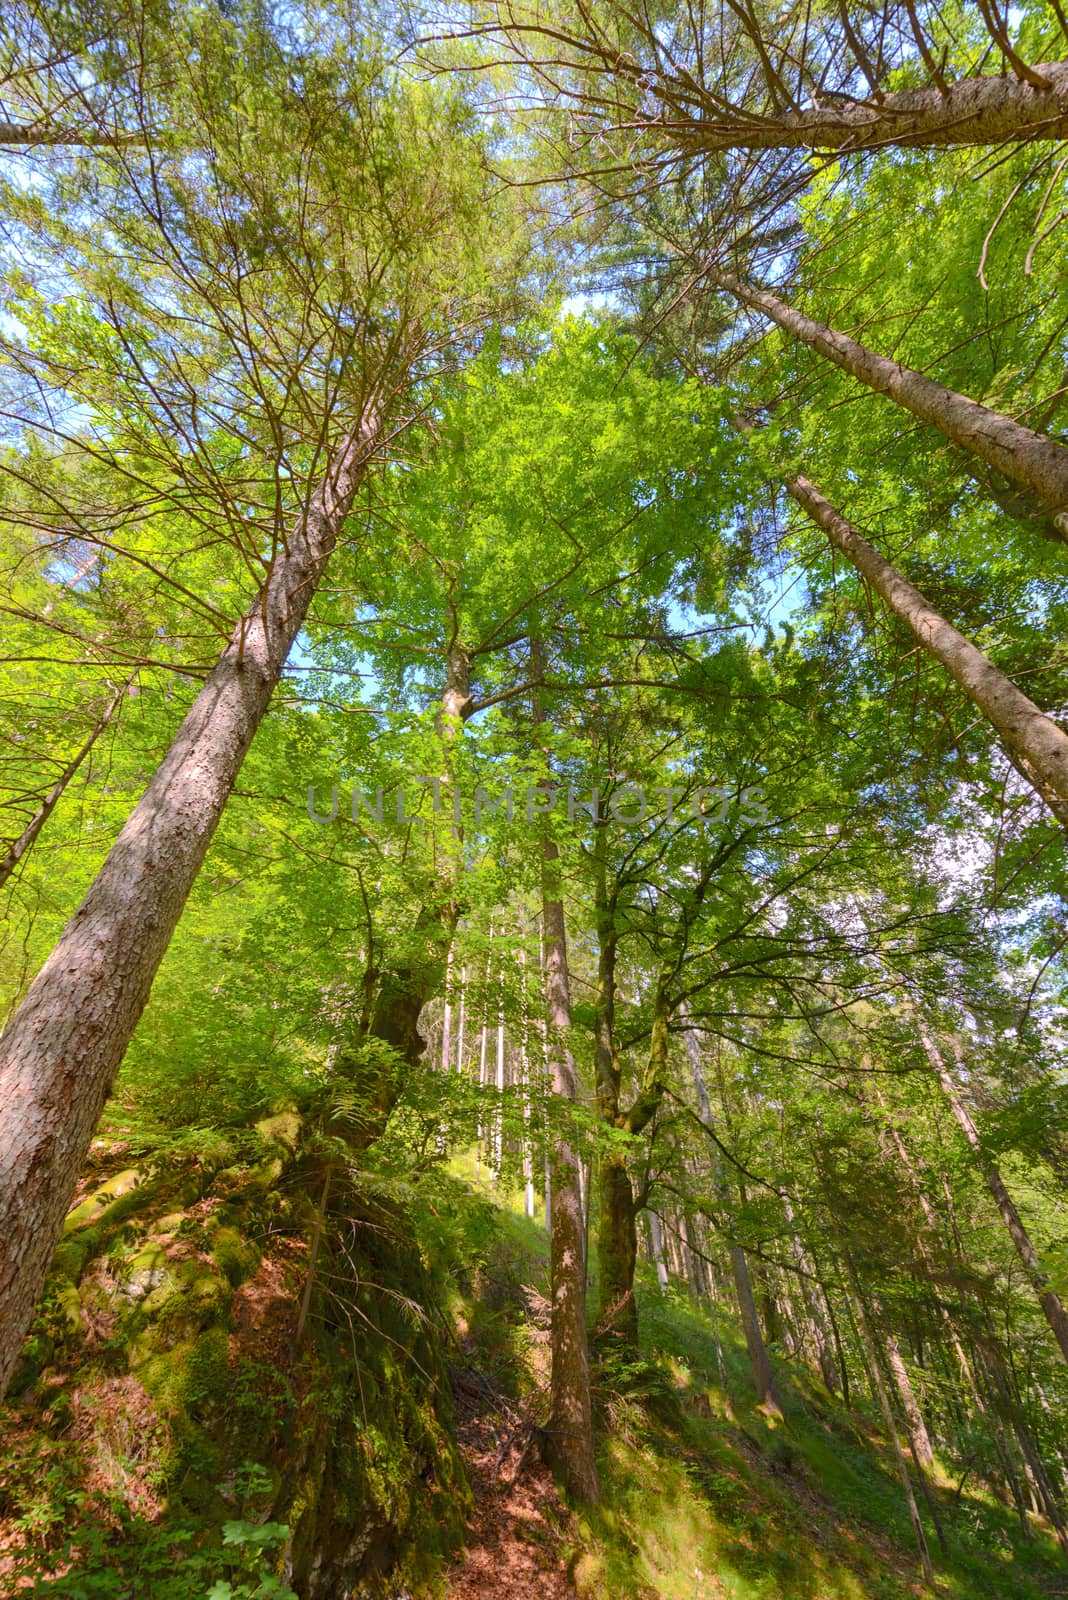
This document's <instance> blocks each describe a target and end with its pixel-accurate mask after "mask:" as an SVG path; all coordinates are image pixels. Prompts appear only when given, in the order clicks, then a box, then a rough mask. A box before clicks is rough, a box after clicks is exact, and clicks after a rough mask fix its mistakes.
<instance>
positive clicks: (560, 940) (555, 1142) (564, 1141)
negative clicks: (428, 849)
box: [531, 644, 601, 1505]
mask: <svg viewBox="0 0 1068 1600" xmlns="http://www.w3.org/2000/svg"><path fill="white" fill-rule="evenodd" d="M531 657H532V660H531V666H532V671H531V678H532V679H533V680H534V681H535V682H538V681H540V680H541V679H542V678H543V677H544V668H543V662H542V655H541V651H540V648H539V647H538V645H537V644H533V645H532V650H531ZM533 720H534V724H535V733H537V729H538V726H539V725H540V724H541V723H543V722H544V720H545V717H544V713H543V711H542V706H541V701H540V698H539V696H538V694H537V692H536V691H535V694H534V706H533ZM541 855H542V880H541V912H542V929H543V944H542V963H543V976H544V982H545V1012H546V1024H547V1039H546V1042H547V1047H548V1057H549V1059H548V1066H549V1075H550V1080H551V1083H552V1087H553V1093H554V1094H555V1095H557V1096H558V1097H559V1098H560V1099H561V1100H562V1101H564V1102H565V1103H567V1104H573V1103H574V1102H575V1101H576V1100H577V1099H578V1073H577V1072H576V1070H575V1061H574V1057H573V1056H572V1054H571V1050H570V1048H569V1046H568V1043H567V1036H568V1032H569V1030H570V1028H571V984H570V979H569V975H568V966H567V933H566V928H565V923H564V904H563V901H562V899H561V898H560V887H559V882H558V866H557V863H558V861H559V855H560V852H559V849H558V847H557V845H556V842H555V840H553V839H552V838H550V836H549V834H548V832H547V831H546V832H544V833H543V834H542V840H541ZM550 1168H551V1177H552V1218H551V1231H550V1261H551V1266H550V1275H551V1293H552V1311H551V1341H552V1377H551V1401H550V1412H549V1425H548V1429H547V1436H548V1442H549V1451H550V1454H551V1456H552V1460H553V1465H554V1466H555V1468H556V1469H557V1471H558V1472H559V1474H560V1476H561V1478H562V1479H563V1481H564V1484H565V1485H566V1487H567V1489H568V1490H569V1491H570V1493H571V1494H573V1495H574V1496H575V1498H576V1499H578V1500H581V1501H583V1502H585V1503H586V1504H589V1505H592V1504H595V1503H596V1502H597V1501H598V1500H599V1499H600V1496H601V1486H600V1481H599V1479H598V1476H597V1465H596V1462H595V1460H594V1454H593V1408H592V1404H591V1401H590V1363H589V1349H588V1341H587V1335H586V1268H585V1263H584V1261H583V1250H582V1242H583V1216H582V1192H581V1184H580V1178H579V1158H578V1155H577V1153H576V1152H575V1150H573V1149H572V1147H571V1145H570V1143H569V1141H568V1138H567V1136H566V1133H565V1132H563V1131H561V1132H559V1133H556V1134H555V1135H554V1136H553V1139H552V1147H551V1158H550Z"/></svg>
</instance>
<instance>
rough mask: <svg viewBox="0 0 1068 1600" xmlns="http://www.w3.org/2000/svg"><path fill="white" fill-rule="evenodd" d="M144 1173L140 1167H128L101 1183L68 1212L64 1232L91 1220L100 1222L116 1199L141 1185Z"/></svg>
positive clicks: (68, 1231) (122, 1197)
mask: <svg viewBox="0 0 1068 1600" xmlns="http://www.w3.org/2000/svg"><path fill="white" fill-rule="evenodd" d="M143 1177H144V1175H143V1173H142V1172H141V1170H140V1168H139V1167H128V1168H127V1170H126V1171H125V1172H118V1173H116V1174H115V1176H114V1177H113V1178H109V1179H108V1181H107V1183H103V1184H101V1186H100V1188H99V1189H95V1190H94V1191H93V1193H92V1194H91V1195H89V1196H87V1198H86V1199H84V1200H83V1201H81V1203H80V1204H79V1205H76V1206H75V1207H74V1210H73V1211H70V1212H68V1213H67V1219H66V1221H65V1222H64V1224H63V1231H64V1233H71V1232H73V1231H74V1229H76V1228H84V1227H85V1225H86V1224H87V1223H89V1222H98V1221H99V1220H100V1219H101V1217H102V1216H103V1215H104V1213H105V1212H106V1211H107V1210H108V1209H109V1208H110V1207H111V1206H112V1205H113V1204H114V1202H115V1201H116V1200H122V1199H124V1198H125V1197H126V1196H127V1195H129V1194H132V1193H133V1191H134V1190H135V1189H137V1188H139V1187H140V1186H141V1183H142V1182H143Z"/></svg>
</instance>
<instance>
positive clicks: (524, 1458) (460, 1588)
mask: <svg viewBox="0 0 1068 1600" xmlns="http://www.w3.org/2000/svg"><path fill="white" fill-rule="evenodd" d="M464 1409H469V1408H468V1407H465V1408H464ZM457 1437H458V1442H459V1445H460V1453H461V1455H462V1456H463V1460H464V1466H465V1468H466V1470H467V1477H468V1481H469V1483H470V1485H471V1489H472V1491H473V1493H474V1497H475V1509H474V1512H473V1514H472V1516H471V1517H470V1519H469V1521H468V1527H467V1532H468V1542H467V1547H466V1549H465V1551H464V1554H463V1556H462V1558H461V1559H460V1560H459V1561H458V1562H457V1563H456V1564H455V1566H454V1567H453V1568H452V1569H451V1571H450V1572H449V1574H448V1580H447V1581H448V1588H447V1594H448V1596H449V1600H532V1597H535V1600H575V1588H574V1585H573V1583H572V1581H571V1576H570V1573H569V1571H568V1562H567V1559H566V1556H565V1553H564V1551H563V1549H562V1548H561V1534H562V1531H563V1530H564V1529H565V1528H566V1527H567V1525H568V1523H569V1520H570V1513H569V1512H568V1510H567V1508H566V1506H565V1505H564V1504H563V1502H562V1500H561V1498H560V1494H559V1491H558V1489H557V1487H556V1483H555V1481H554V1479H553V1476H552V1474H551V1472H550V1471H549V1470H548V1468H547V1467H546V1466H545V1465H544V1464H543V1463H542V1462H541V1461H540V1460H539V1459H538V1456H537V1453H536V1451H535V1449H534V1448H532V1440H531V1438H530V1435H529V1433H527V1432H526V1431H525V1430H520V1431H519V1432H518V1433H516V1431H515V1430H514V1429H513V1428H512V1427H511V1425H510V1423H509V1422H508V1421H507V1420H506V1419H505V1418H504V1417H503V1416H502V1415H501V1413H500V1411H497V1412H496V1413H495V1412H494V1409H493V1408H492V1402H490V1403H488V1404H485V1405H481V1406H478V1408H477V1409H476V1408H474V1407H471V1408H470V1414H469V1415H468V1416H466V1417H465V1418H464V1420H463V1421H461V1423H460V1425H459V1428H458V1430H457Z"/></svg>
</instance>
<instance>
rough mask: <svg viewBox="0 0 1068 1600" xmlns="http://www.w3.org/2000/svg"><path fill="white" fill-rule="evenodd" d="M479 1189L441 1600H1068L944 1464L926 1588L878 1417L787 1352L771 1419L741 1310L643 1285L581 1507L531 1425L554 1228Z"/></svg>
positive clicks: (1033, 1547) (1030, 1548)
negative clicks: (457, 1509) (469, 1499)
mask: <svg viewBox="0 0 1068 1600" xmlns="http://www.w3.org/2000/svg"><path fill="white" fill-rule="evenodd" d="M460 1175H461V1174H460V1173H459V1172H458V1173H457V1176H460ZM463 1177H464V1178H465V1179H466V1180H467V1181H468V1182H470V1174H468V1173H463ZM471 1187H472V1188H473V1189H479V1190H480V1191H481V1195H480V1198H481V1200H482V1201H483V1202H484V1201H486V1200H488V1201H489V1202H490V1204H491V1205H492V1207H493V1212H494V1218H495V1220H494V1221H493V1222H492V1223H491V1224H489V1226H488V1227H487V1222H486V1216H485V1212H484V1211H483V1213H482V1218H481V1222H480V1230H486V1231H485V1232H481V1231H480V1237H479V1239H478V1241H477V1249H476V1251H475V1254H476V1255H477V1257H478V1260H479V1269H478V1274H477V1276H478V1286H477V1293H476V1295H475V1296H474V1298H470V1299H466V1304H465V1307H464V1312H463V1314H462V1315H461V1317H460V1319H459V1327H460V1335H461V1340H460V1344H461V1352H462V1357H463V1360H462V1363H461V1365H460V1367H459V1368H458V1369H454V1392H455V1397H456V1409H457V1417H458V1442H459V1444H460V1447H461V1451H462V1454H463V1457H464V1461H465V1466H466V1470H467V1474H468V1477H469V1481H470V1483H471V1487H472V1489H473V1491H474V1495H475V1501H476V1507H475V1510H474V1512H473V1514H472V1516H471V1517H470V1518H469V1521H468V1540H467V1548H466V1551H465V1552H464V1554H463V1556H462V1557H461V1558H459V1559H458V1560H457V1561H456V1562H455V1563H454V1564H453V1566H452V1567H451V1568H450V1570H449V1574H448V1585H447V1589H446V1593H447V1595H448V1597H449V1600H520V1597H522V1600H920V1597H921V1596H924V1595H926V1594H929V1593H931V1592H933V1593H934V1594H936V1595H939V1596H942V1597H943V1600H977V1597H979V1596H982V1597H983V1600H1055V1597H1063V1600H1068V1569H1066V1568H1065V1565H1064V1562H1063V1559H1062V1558H1060V1557H1059V1554H1058V1552H1057V1550H1056V1546H1055V1544H1054V1542H1053V1539H1052V1537H1050V1536H1049V1533H1048V1531H1047V1530H1045V1529H1044V1528H1043V1527H1041V1526H1038V1525H1036V1527H1035V1529H1034V1530H1033V1538H1032V1539H1031V1540H1030V1541H1028V1542H1023V1541H1021V1540H1020V1538H1019V1533H1018V1529H1017V1527H1016V1525H1015V1522H1014V1518H1013V1517H1012V1515H1011V1514H1010V1513H1009V1512H1008V1511H1007V1510H1006V1508H1005V1507H1004V1506H1003V1505H1002V1504H1001V1503H1000V1502H999V1501H998V1500H996V1499H995V1498H994V1496H993V1495H992V1494H990V1493H989V1491H988V1490H986V1489H985V1488H983V1487H982V1486H977V1485H974V1484H969V1485H967V1486H966V1487H965V1488H964V1490H963V1492H957V1481H958V1480H959V1477H960V1473H959V1471H957V1472H954V1470H953V1468H952V1465H951V1464H947V1465H946V1466H945V1468H944V1469H943V1468H942V1467H941V1466H939V1467H937V1468H936V1473H935V1477H934V1485H933V1491H932V1492H933V1493H934V1494H935V1496H936V1498H937V1500H938V1502H939V1510H940V1513H941V1517H942V1521H943V1523H944V1525H945V1529H946V1534H947V1545H948V1549H947V1553H946V1554H945V1555H944V1556H943V1555H940V1554H939V1552H938V1548H937V1543H936V1540H935V1537H934V1530H933V1528H931V1527H928V1538H929V1542H930V1544H931V1547H932V1552H933V1554H934V1559H935V1564H936V1569H937V1575H936V1579H935V1586H934V1590H933V1591H931V1590H926V1589H925V1588H924V1587H923V1584H922V1582H921V1580H920V1574H919V1563H918V1559H917V1554H916V1549H915V1544H914V1542H913V1540H912V1536H911V1532H910V1527H909V1522H908V1516H907V1512H906V1509H905V1506H904V1503H903V1499H902V1495H901V1489H900V1484H899V1482H898V1481H897V1477H896V1473H895V1468H894V1460H893V1454H892V1451H891V1448H890V1445H889V1441H888V1440H887V1438H886V1437H885V1434H884V1431H883V1429H882V1427H881V1425H880V1423H879V1419H878V1418H877V1417H876V1416H875V1415H874V1414H869V1413H868V1412H867V1411H865V1410H864V1409H863V1408H856V1407H854V1408H848V1407H846V1406H844V1405H843V1404H842V1403H841V1401H840V1400H839V1399H837V1398H836V1397H835V1396H833V1395H831V1394H830V1393H829V1392H828V1391H827V1390H826V1389H825V1388H824V1387H823V1385H822V1383H820V1382H819V1380H818V1379H817V1378H816V1377H815V1376H814V1375H813V1374H811V1373H809V1372H808V1371H807V1370H806V1369H802V1368H800V1367H797V1366H796V1365H795V1364H793V1363H790V1362H789V1361H787V1360H786V1359H785V1357H784V1356H783V1354H782V1352H777V1353H775V1359H776V1366H777V1370H778V1372H779V1375H780V1380H781V1383H782V1387H783V1390H784V1394H785V1410H786V1416H785V1419H784V1421H783V1422H782V1424H781V1425H780V1426H778V1427H772V1426H770V1425H769V1423H768V1421H767V1419H766V1418H764V1417H763V1416H762V1415H761V1414H760V1413H759V1412H758V1411H757V1410H756V1408H755V1406H754V1405H753V1397H752V1394H751V1387H750V1382H749V1378H748V1371H747V1367H746V1358H745V1351H744V1346H743V1344H742V1342H741V1340H740V1338H739V1336H738V1335H737V1331H736V1330H735V1329H734V1328H733V1326H732V1324H731V1322H730V1319H729V1318H727V1317H723V1318H722V1320H719V1321H718V1322H717V1319H716V1318H715V1317H714V1316H713V1315H712V1314H711V1312H710V1309H709V1308H702V1307H698V1306H696V1305H695V1304H694V1303H693V1301H692V1300H691V1299H690V1298H689V1297H688V1296H687V1295H686V1294H685V1293H684V1292H683V1291H682V1290H681V1289H679V1288H672V1290H671V1291H670V1292H669V1293H668V1294H666V1295H664V1294H661V1293H660V1292H659V1290H658V1288H657V1286H656V1282H655V1278H653V1277H652V1275H651V1274H646V1275H645V1276H644V1277H643V1278H642V1279H641V1280H640V1281H639V1285H638V1299H639V1310H640V1321H641V1327H642V1338H641V1350H640V1353H639V1355H638V1356H637V1358H636V1359H635V1360H634V1362H633V1363H632V1364H630V1365H628V1366H626V1367H625V1368H623V1369H621V1370H618V1371H612V1370H609V1371H606V1370H604V1369H603V1368H602V1369H601V1370H600V1371H599V1372H598V1375H597V1380H596V1389H595V1395H594V1399H595V1407H596V1411H597V1417H598V1431H599V1435H600V1439H601V1445H600V1450H599V1467H600V1472H601V1479H602V1486H603V1489H604V1502H603V1504H602V1506H601V1507H599V1508H598V1509H597V1511H595V1512H593V1513H589V1514H587V1513H581V1512H578V1511H575V1510H572V1509H570V1508H569V1507H568V1506H567V1505H566V1504H565V1503H564V1501H563V1499H562V1498H561V1496H560V1495H559V1493H558V1491H557V1490H556V1488H555V1486H554V1483H553V1480H552V1478H551V1476H550V1475H549V1473H548V1471H547V1470H546V1468H545V1467H544V1466H543V1465H542V1463H541V1461H540V1459H539V1457H538V1454H537V1450H536V1440H535V1439H534V1438H533V1437H532V1435H531V1430H530V1426H529V1421H530V1419H531V1418H536V1417H538V1416H539V1415H540V1414H541V1411H542V1410H543V1409H544V1405H545V1403H546V1397H545V1381H546V1377H547V1373H546V1356H547V1351H546V1330H545V1326H544V1317H543V1316H542V1315H541V1310H542V1308H543V1307H544V1299H543V1295H544V1292H545V1290H546V1288H547V1284H546V1281H545V1276H546V1269H547V1259H546V1257H547V1251H546V1243H545V1234H544V1230H543V1229H541V1228H539V1227H538V1226H537V1225H536V1224H535V1223H533V1222H530V1221H528V1219H526V1218H525V1217H523V1216H521V1215H517V1213H516V1209H515V1202H514V1201H513V1202H511V1203H510V1202H509V1201H508V1199H507V1198H506V1197H501V1196H497V1195H494V1194H493V1193H491V1192H489V1191H487V1190H486V1189H485V1188H484V1187H483V1186H481V1185H477V1184H476V1185H472V1186H471ZM487 1235H489V1236H487ZM591 1293H592V1294H593V1296H594V1299H595V1288H594V1289H593V1290H591Z"/></svg>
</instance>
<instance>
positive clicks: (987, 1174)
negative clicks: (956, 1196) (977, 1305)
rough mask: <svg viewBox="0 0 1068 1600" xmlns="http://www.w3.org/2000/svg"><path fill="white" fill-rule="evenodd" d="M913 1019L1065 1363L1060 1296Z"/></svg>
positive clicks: (1067, 1337)
mask: <svg viewBox="0 0 1068 1600" xmlns="http://www.w3.org/2000/svg"><path fill="white" fill-rule="evenodd" d="M913 1017H914V1021H915V1023H916V1027H917V1030H918V1032H919V1035H920V1039H921V1041H922V1043H923V1048H924V1053H925V1054H926V1056H927V1059H928V1061H929V1062H930V1063H931V1066H932V1068H933V1069H934V1073H935V1076H936V1077H937V1078H938V1081H939V1083H940V1085H941V1087H942V1092H943V1094H944V1095H945V1097H946V1099H947V1100H948V1102H949V1108H950V1110H951V1111H952V1113H953V1117H954V1120H955V1121H956V1124H957V1126H958V1128H959V1129H960V1131H961V1133H962V1134H963V1135H964V1138H965V1140H966V1142H967V1144H968V1147H969V1149H970V1150H971V1152H972V1154H973V1156H974V1157H975V1159H976V1161H977V1163H978V1165H979V1170H980V1171H981V1172H982V1174H983V1177H984V1178H985V1180H986V1186H987V1188H988V1189H989V1190H990V1193H991V1195H992V1196H993V1199H994V1203H995V1205H996V1206H997V1208H998V1211H999V1212H1000V1213H1001V1220H1002V1222H1003V1223H1004V1224H1005V1228H1006V1231H1007V1232H1008V1234H1009V1237H1010V1238H1011V1240H1012V1242H1013V1244H1014V1245H1015V1247H1016V1253H1017V1255H1018V1256H1019V1258H1020V1260H1021V1261H1022V1262H1023V1267H1024V1271H1025V1272H1026V1273H1027V1277H1028V1280H1029V1282H1030V1284H1031V1287H1032V1288H1033V1289H1034V1291H1035V1295H1036V1297H1037V1299H1038V1303H1039V1305H1040V1306H1041V1307H1042V1310H1043V1312H1044V1313H1045V1317H1046V1321H1047V1322H1048V1323H1049V1325H1050V1328H1051V1330H1052V1332H1053V1337H1054V1338H1055V1339H1056V1341H1057V1343H1058V1345H1059V1346H1060V1351H1061V1355H1062V1356H1063V1357H1064V1359H1065V1360H1066V1361H1068V1312H1065V1309H1064V1306H1063V1305H1062V1304H1061V1301H1060V1297H1059V1296H1058V1295H1057V1293H1056V1291H1055V1290H1054V1288H1053V1285H1052V1284H1051V1283H1050V1281H1049V1278H1048V1276H1047V1274H1046V1273H1045V1271H1044V1270H1043V1267H1042V1263H1041V1261H1040V1260H1039V1257H1038V1251H1037V1250H1036V1249H1035V1247H1034V1244H1033V1242H1032V1240H1031V1235H1030V1234H1029V1233H1028V1231H1027V1229H1026V1228H1025V1227H1024V1225H1023V1220H1022V1218H1021V1217H1020V1213H1019V1212H1018V1211H1017V1209H1016V1206H1015V1204H1014V1202H1013V1199H1012V1196H1011V1195H1010V1194H1009V1191H1008V1189H1007V1188H1006V1187H1005V1180H1004V1179H1003V1178H1002V1176H1001V1172H1000V1171H999V1169H998V1166H997V1163H996V1162H995V1161H994V1159H993V1157H991V1156H990V1155H988V1153H987V1152H986V1151H985V1150H984V1149H983V1145H982V1141H981V1139H980V1138H979V1134H978V1131H977V1130H976V1126H975V1123H974V1122H973V1121H972V1119H971V1114H970V1113H969V1111H968V1108H967V1106H966V1105H965V1104H964V1101H963V1099H962V1098H961V1095H960V1091H959V1090H958V1088H957V1085H956V1084H955V1083H954V1081H953V1076H952V1074H951V1073H950V1071H949V1068H948V1067H947V1066H946V1063H945V1059H944V1057H943V1055H942V1052H941V1050H939V1048H938V1045H937V1044H936V1042H935V1039H934V1036H933V1035H932V1034H931V1032H930V1031H929V1029H928V1028H927V1027H926V1025H925V1024H924V1022H923V1021H922V1019H921V1018H920V1017H918V1016H917V1015H916V1014H915V1013H913Z"/></svg>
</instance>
